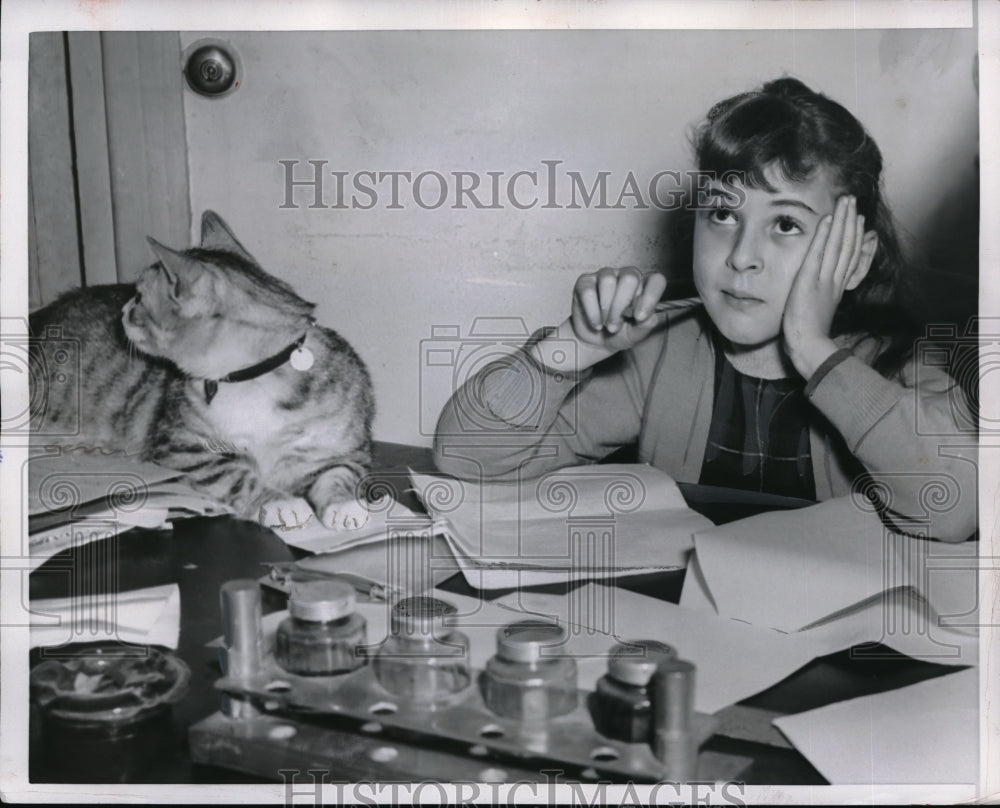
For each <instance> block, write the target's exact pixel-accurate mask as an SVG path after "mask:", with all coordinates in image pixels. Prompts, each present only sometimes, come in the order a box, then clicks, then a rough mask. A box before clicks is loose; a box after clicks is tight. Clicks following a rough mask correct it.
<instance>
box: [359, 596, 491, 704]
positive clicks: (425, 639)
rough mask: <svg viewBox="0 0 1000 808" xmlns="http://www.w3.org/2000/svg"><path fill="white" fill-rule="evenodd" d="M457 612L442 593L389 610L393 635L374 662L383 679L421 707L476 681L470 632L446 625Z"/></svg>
mask: <svg viewBox="0 0 1000 808" xmlns="http://www.w3.org/2000/svg"><path fill="white" fill-rule="evenodd" d="M457 612H458V610H457V609H456V608H455V607H454V606H453V605H452V604H450V603H448V602H447V601H444V600H440V599H438V598H431V597H426V596H418V597H412V598H404V599H402V600H400V601H398V602H397V603H396V604H395V605H394V606H393V607H392V612H391V613H390V615H389V637H388V638H387V639H386V641H385V643H383V645H382V647H381V648H380V649H379V651H378V653H377V654H376V656H375V661H374V663H373V665H374V668H375V677H376V678H377V679H378V681H379V684H381V685H382V687H384V688H385V689H386V690H388V691H389V692H390V693H393V694H394V695H397V696H401V697H403V698H405V699H407V700H408V702H409V703H410V704H411V705H413V706H420V707H431V706H433V705H434V704H436V703H438V702H440V701H443V700H447V699H448V698H450V697H451V696H454V695H455V694H456V693H460V692H462V691H463V690H465V688H467V687H468V686H469V684H470V683H471V682H472V673H471V671H470V669H469V638H468V637H467V636H466V635H465V634H463V633H462V632H460V631H455V630H454V629H451V628H449V627H447V626H446V623H447V622H448V619H449V618H450V617H451V616H452V615H455V614H457Z"/></svg>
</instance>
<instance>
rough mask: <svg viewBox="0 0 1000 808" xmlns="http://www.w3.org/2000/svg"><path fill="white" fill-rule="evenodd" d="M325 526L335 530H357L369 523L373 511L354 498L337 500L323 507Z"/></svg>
mask: <svg viewBox="0 0 1000 808" xmlns="http://www.w3.org/2000/svg"><path fill="white" fill-rule="evenodd" d="M322 518H323V526H324V527H328V528H332V529H333V530H357V529H358V528H362V527H364V526H365V525H366V524H368V520H369V519H370V518H371V513H369V511H368V507H367V506H366V505H365V504H364V503H362V502H358V500H356V499H352V500H350V501H348V502H335V503H333V504H332V505H327V506H326V508H324V509H323V517H322Z"/></svg>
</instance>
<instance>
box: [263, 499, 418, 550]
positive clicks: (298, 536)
mask: <svg viewBox="0 0 1000 808" xmlns="http://www.w3.org/2000/svg"><path fill="white" fill-rule="evenodd" d="M309 517H310V518H308V519H307V521H306V522H305V523H304V524H301V525H300V524H294V523H292V524H288V525H286V526H281V527H274V526H271V530H273V531H274V533H275V534H276V535H277V536H278V537H280V538H281V540H282V541H284V542H285V543H286V544H288V545H289V546H290V547H296V548H298V549H300V550H306V551H307V552H310V553H330V552H334V551H337V550H346V549H348V548H350V547H359V546H361V545H364V544H369V543H371V542H377V541H383V540H385V539H388V538H390V537H395V536H398V535H400V534H401V533H403V534H405V533H414V532H423V531H427V530H430V528H431V525H432V522H431V519H430V517H429V516H427V515H425V514H418V513H416V512H414V511H412V510H411V509H409V508H407V507H406V506H405V505H401V504H399V503H398V502H394V503H393V505H392V507H391V509H390V508H378V509H376V510H373V511H372V512H371V515H370V516H369V518H368V522H366V523H365V524H364V525H363V526H362V527H360V528H358V529H357V530H332V529H330V528H327V527H324V526H323V525H322V524H320V522H319V520H318V519H316V517H315V515H314V514H312V513H310V514H309Z"/></svg>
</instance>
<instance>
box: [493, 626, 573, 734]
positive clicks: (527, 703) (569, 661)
mask: <svg viewBox="0 0 1000 808" xmlns="http://www.w3.org/2000/svg"><path fill="white" fill-rule="evenodd" d="M565 641H566V632H565V631H564V630H563V629H562V628H560V627H559V626H558V625H556V624H555V623H549V622H546V621H543V620H524V621H521V622H518V623H512V624H510V625H508V626H504V627H503V628H501V629H500V630H499V631H498V632H497V650H496V654H495V655H494V656H493V657H491V658H490V659H489V661H488V662H487V663H486V670H485V671H484V672H483V678H482V694H483V701H485V703H486V706H487V707H488V708H489V709H490V710H492V711H493V712H494V713H496V714H497V715H502V716H506V717H507V718H515V719H518V720H520V721H529V722H532V721H544V720H546V719H549V718H554V717H556V716H560V715H565V714H566V713H569V712H572V711H573V709H574V708H575V707H576V704H577V696H578V694H577V689H576V660H574V659H573V658H572V657H570V656H568V655H567V656H559V654H560V650H559V646H561V645H563V643H565Z"/></svg>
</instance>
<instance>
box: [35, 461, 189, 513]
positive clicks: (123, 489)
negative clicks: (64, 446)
mask: <svg viewBox="0 0 1000 808" xmlns="http://www.w3.org/2000/svg"><path fill="white" fill-rule="evenodd" d="M27 476H28V479H27V480H26V481H25V482H26V484H27V488H28V513H29V515H35V514H40V513H45V512H47V511H53V510H62V509H64V508H69V507H72V506H75V505H83V504H85V503H88V502H93V501H95V500H101V499H103V500H106V501H107V504H108V506H109V507H111V506H113V505H114V503H120V504H122V505H123V506H125V507H123V508H122V509H126V508H127V507H128V506H130V505H131V504H132V503H133V502H135V501H138V500H141V499H142V498H143V497H144V496H145V495H146V493H147V492H148V491H149V490H150V489H152V488H153V487H154V486H155V485H157V484H158V483H161V482H164V481H166V480H173V479H176V478H177V477H180V476H181V475H180V472H178V471H175V470H173V469H168V468H164V467H163V466H157V465H156V464H154V463H144V462H142V461H139V460H137V459H135V458H133V457H125V456H121V455H102V454H98V453H89V452H83V451H77V452H65V453H63V454H60V455H45V456H42V457H35V458H32V459H31V461H30V462H29V463H28V474H27Z"/></svg>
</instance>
